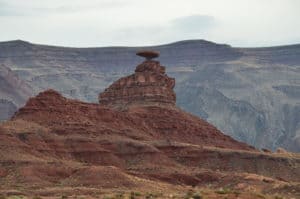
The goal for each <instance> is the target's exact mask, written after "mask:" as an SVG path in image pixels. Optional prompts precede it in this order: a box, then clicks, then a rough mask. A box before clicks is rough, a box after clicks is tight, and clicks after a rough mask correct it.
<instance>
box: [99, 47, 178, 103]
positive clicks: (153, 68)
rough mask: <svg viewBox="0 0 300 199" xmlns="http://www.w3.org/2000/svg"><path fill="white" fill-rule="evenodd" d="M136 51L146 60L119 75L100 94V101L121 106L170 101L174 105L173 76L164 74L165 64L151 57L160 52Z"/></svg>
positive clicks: (156, 55)
mask: <svg viewBox="0 0 300 199" xmlns="http://www.w3.org/2000/svg"><path fill="white" fill-rule="evenodd" d="M137 55H139V56H142V57H145V58H146V60H145V61H144V62H143V63H141V64H139V65H138V66H137V67H136V69H135V73H134V74H132V75H129V76H127V77H123V78H120V79H119V80H117V81H116V82H114V83H113V84H112V85H111V86H110V87H108V88H107V89H105V91H104V92H103V93H101V94H100V95H99V102H100V104H102V105H109V106H114V107H122V106H127V105H133V104H134V105H171V106H175V103H176V94H175V93H174V91H173V88H174V86H175V79H174V78H170V77H168V76H167V75H166V74H165V67H164V66H161V65H160V63H159V62H158V61H154V60H152V59H153V58H155V57H158V56H159V54H158V53H156V52H153V51H142V52H139V53H137Z"/></svg>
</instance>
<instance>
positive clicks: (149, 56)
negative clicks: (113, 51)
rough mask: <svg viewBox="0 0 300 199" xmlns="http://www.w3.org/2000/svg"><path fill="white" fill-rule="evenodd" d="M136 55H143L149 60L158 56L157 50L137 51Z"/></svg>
mask: <svg viewBox="0 0 300 199" xmlns="http://www.w3.org/2000/svg"><path fill="white" fill-rule="evenodd" d="M136 55H138V56H140V57H145V58H146V60H151V59H154V58H156V57H159V52H156V51H147V50H146V51H139V52H137V53H136Z"/></svg>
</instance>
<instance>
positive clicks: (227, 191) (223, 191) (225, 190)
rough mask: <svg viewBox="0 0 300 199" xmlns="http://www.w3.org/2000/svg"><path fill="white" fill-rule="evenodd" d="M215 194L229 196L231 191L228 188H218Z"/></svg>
mask: <svg viewBox="0 0 300 199" xmlns="http://www.w3.org/2000/svg"><path fill="white" fill-rule="evenodd" d="M215 192H216V193H217V194H229V193H231V190H230V189H228V188H220V189H219V190H217V191H215Z"/></svg>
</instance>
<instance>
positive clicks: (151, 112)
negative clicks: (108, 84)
mask: <svg viewBox="0 0 300 199" xmlns="http://www.w3.org/2000/svg"><path fill="white" fill-rule="evenodd" d="M0 157H1V159H0V160H1V161H0V192H1V191H2V192H3V190H21V191H22V192H21V193H22V194H31V195H38V194H41V192H42V190H43V192H42V193H43V194H45V195H47V196H49V195H55V194H62V193H63V192H62V191H57V190H62V189H64V191H65V190H66V189H67V188H68V187H70V189H71V190H72V194H74V193H78V191H79V190H84V189H88V190H89V189H91V188H97V190H101V191H102V190H103V189H114V188H115V187H117V188H118V190H124V189H125V190H143V191H145V190H146V191H147V192H149V191H153V190H155V191H159V190H160V189H162V188H163V189H167V187H171V186H179V185H180V186H179V187H180V189H183V188H186V189H188V187H186V186H187V185H189V186H199V187H201V186H203V187H205V186H207V183H209V184H210V186H215V187H223V186H226V187H227V186H228V185H229V184H230V186H238V185H239V184H240V183H246V184H249V185H250V184H255V185H258V186H260V188H262V189H267V188H268V190H270V188H271V187H273V186H274V187H275V186H277V188H278V185H280V186H279V188H280V187H282V188H283V189H282V190H281V191H276V193H281V192H284V191H285V190H287V189H293V186H295V187H296V186H297V183H299V180H300V179H299V176H300V173H299V172H300V170H299V165H300V157H299V155H297V154H292V153H288V152H287V153H278V154H275V153H262V152H259V151H257V150H255V149H254V148H252V147H250V146H248V145H246V144H244V143H240V142H238V141H235V140H233V139H232V138H230V137H229V136H226V135H224V134H222V133H221V132H220V131H219V130H217V129H216V128H215V127H214V126H212V125H210V124H209V123H207V122H205V121H204V120H201V119H199V118H197V117H195V116H193V115H191V114H188V113H186V112H184V111H182V110H180V109H178V108H176V107H175V106H173V107H169V106H141V105H139V104H137V105H136V106H134V105H132V106H129V107H128V109H126V110H116V109H111V108H109V107H108V106H105V105H99V104H91V103H85V102H81V101H78V100H72V99H67V98H65V97H63V96H62V95H61V94H59V93H58V92H56V91H54V90H48V91H45V92H42V93H40V94H39V95H37V96H36V97H34V98H30V100H29V101H28V102H27V103H26V105H25V106H24V107H22V108H21V109H20V110H19V111H18V112H17V113H16V114H15V115H14V117H13V119H12V120H10V121H7V122H5V123H3V124H1V125H0ZM251 175H252V176H253V175H254V176H257V177H256V178H253V177H252V179H251V180H249V177H251ZM265 179H268V182H269V183H264V182H263V180H265ZM281 185H282V186H281ZM47 190H48V192H47ZM51 190H52V192H50V191H51ZM49 192H50V193H49ZM110 192H111V190H110ZM80 193H81V194H82V192H80ZM90 193H91V192H90ZM292 196H295V195H292Z"/></svg>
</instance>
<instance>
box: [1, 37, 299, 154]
mask: <svg viewBox="0 0 300 199" xmlns="http://www.w3.org/2000/svg"><path fill="white" fill-rule="evenodd" d="M140 49H152V50H157V51H160V54H161V57H160V58H159V60H160V61H161V63H162V64H163V65H165V66H166V68H167V72H168V74H170V76H173V77H175V78H176V88H175V90H176V93H177V103H178V105H179V106H181V107H182V108H183V109H185V110H187V111H189V112H192V113H194V114H196V115H199V116H200V117H202V118H203V119H205V120H207V121H209V122H211V123H212V124H214V125H216V126H217V127H218V128H219V129H220V130H222V131H223V132H225V133H227V134H229V135H231V136H233V137H234V138H236V139H238V140H241V141H245V142H247V143H249V144H251V145H255V146H256V147H258V148H270V149H275V148H277V147H284V148H287V149H289V150H293V151H300V45H291V46H280V47H269V48H233V47H231V46H229V45H224V44H216V43H213V42H209V41H204V40H190V41H181V42H176V43H172V44H167V45H161V46H151V47H104V48H66V47H54V46H46V45H36V44H31V43H29V42H25V41H20V40H17V41H9V42H1V43H0V64H1V63H2V64H5V66H7V67H9V68H10V69H11V70H12V71H13V73H14V74H15V75H18V76H19V77H20V78H21V79H22V80H24V81H25V82H26V83H27V84H29V85H30V86H31V87H32V89H33V91H34V93H35V94H36V93H38V92H39V91H42V90H45V89H48V88H54V89H56V90H58V91H59V92H61V93H63V94H64V95H65V96H67V97H71V98H77V99H80V100H83V101H91V102H97V96H98V94H99V93H100V92H101V91H102V90H103V89H104V88H105V87H107V86H108V85H109V84H110V83H112V82H113V81H114V80H116V79H118V78H119V77H121V76H124V75H125V74H128V73H129V72H130V71H132V70H133V69H134V68H135V67H136V65H137V64H138V63H139V62H140V61H141V59H140V58H138V57H136V56H133V54H134V53H135V52H136V51H138V50H140ZM1 85H2V84H1ZM0 89H1V90H0V93H1V92H2V89H3V88H2V87H0ZM2 96H3V95H2V94H1V96H0V98H3V97H2ZM17 105H19V104H17Z"/></svg>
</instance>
